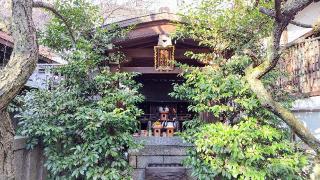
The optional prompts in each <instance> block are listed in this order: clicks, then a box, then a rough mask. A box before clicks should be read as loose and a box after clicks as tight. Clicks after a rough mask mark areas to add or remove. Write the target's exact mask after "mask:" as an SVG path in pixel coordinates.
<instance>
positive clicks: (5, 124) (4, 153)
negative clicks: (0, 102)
mask: <svg viewBox="0 0 320 180" xmlns="http://www.w3.org/2000/svg"><path fill="white" fill-rule="evenodd" d="M0 122H1V123H0V179H1V180H2V179H5V180H7V179H14V165H13V159H14V158H13V142H14V130H13V127H12V124H11V119H10V116H9V113H8V112H7V111H6V110H3V111H0Z"/></svg>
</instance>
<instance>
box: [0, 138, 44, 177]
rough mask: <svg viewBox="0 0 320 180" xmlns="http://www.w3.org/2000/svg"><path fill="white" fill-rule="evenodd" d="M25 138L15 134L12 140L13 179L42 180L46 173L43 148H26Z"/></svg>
mask: <svg viewBox="0 0 320 180" xmlns="http://www.w3.org/2000/svg"><path fill="white" fill-rule="evenodd" d="M26 140H27V139H26V137H22V136H16V137H15V140H14V165H15V174H16V177H15V180H44V179H46V175H47V173H46V168H45V167H44V161H45V158H44V156H43V149H42V148H40V147H36V148H34V149H32V150H27V149H26ZM0 179H1V178H0Z"/></svg>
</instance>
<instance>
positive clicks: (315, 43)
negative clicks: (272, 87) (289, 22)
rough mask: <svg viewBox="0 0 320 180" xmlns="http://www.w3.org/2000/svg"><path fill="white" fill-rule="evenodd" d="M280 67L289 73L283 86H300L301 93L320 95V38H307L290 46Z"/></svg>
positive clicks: (283, 81)
mask: <svg viewBox="0 0 320 180" xmlns="http://www.w3.org/2000/svg"><path fill="white" fill-rule="evenodd" d="M280 69H281V70H284V71H285V72H287V73H288V77H282V78H281V80H280V83H281V85H282V86H286V87H288V86H291V87H296V88H298V89H297V90H298V91H299V92H300V93H303V94H308V95H310V96H316V95H320V38H319V37H318V38H312V39H306V40H305V41H303V42H300V43H296V44H294V45H292V46H291V47H289V48H288V50H287V51H286V53H285V55H284V57H283V60H282V61H281V63H280Z"/></svg>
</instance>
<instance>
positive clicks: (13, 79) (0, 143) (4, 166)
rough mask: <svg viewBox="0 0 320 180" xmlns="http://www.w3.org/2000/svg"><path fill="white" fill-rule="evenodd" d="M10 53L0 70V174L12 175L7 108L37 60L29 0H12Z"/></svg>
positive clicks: (11, 146)
mask: <svg viewBox="0 0 320 180" xmlns="http://www.w3.org/2000/svg"><path fill="white" fill-rule="evenodd" d="M12 20H13V21H12V35H13V39H14V47H13V52H12V55H11V57H10V60H9V62H8V64H7V65H6V67H5V68H4V69H3V70H2V71H0V177H6V178H3V179H8V178H11V177H12V178H13V176H14V166H13V140H14V139H13V138H14V131H13V128H12V125H11V121H10V117H9V114H8V112H7V107H8V105H9V103H10V102H11V101H12V100H13V98H14V97H15V96H16V95H17V94H18V93H19V92H20V90H21V88H23V86H24V84H25V83H26V81H27V80H28V78H29V77H30V76H31V74H32V73H33V71H34V69H35V67H36V64H37V60H38V45H37V40H36V31H35V27H34V25H33V21H32V0H12Z"/></svg>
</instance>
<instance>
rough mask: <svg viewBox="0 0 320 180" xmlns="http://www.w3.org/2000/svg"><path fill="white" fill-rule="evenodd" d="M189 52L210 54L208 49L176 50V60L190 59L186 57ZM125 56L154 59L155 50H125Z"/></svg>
mask: <svg viewBox="0 0 320 180" xmlns="http://www.w3.org/2000/svg"><path fill="white" fill-rule="evenodd" d="M187 51H192V52H194V53H209V50H208V49H176V50H175V55H174V57H175V59H190V58H189V57H187V56H185V53H186V52H187ZM123 52H124V54H125V55H126V56H127V57H131V58H133V59H134V58H136V59H137V58H154V50H153V48H136V49H125V50H123Z"/></svg>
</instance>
